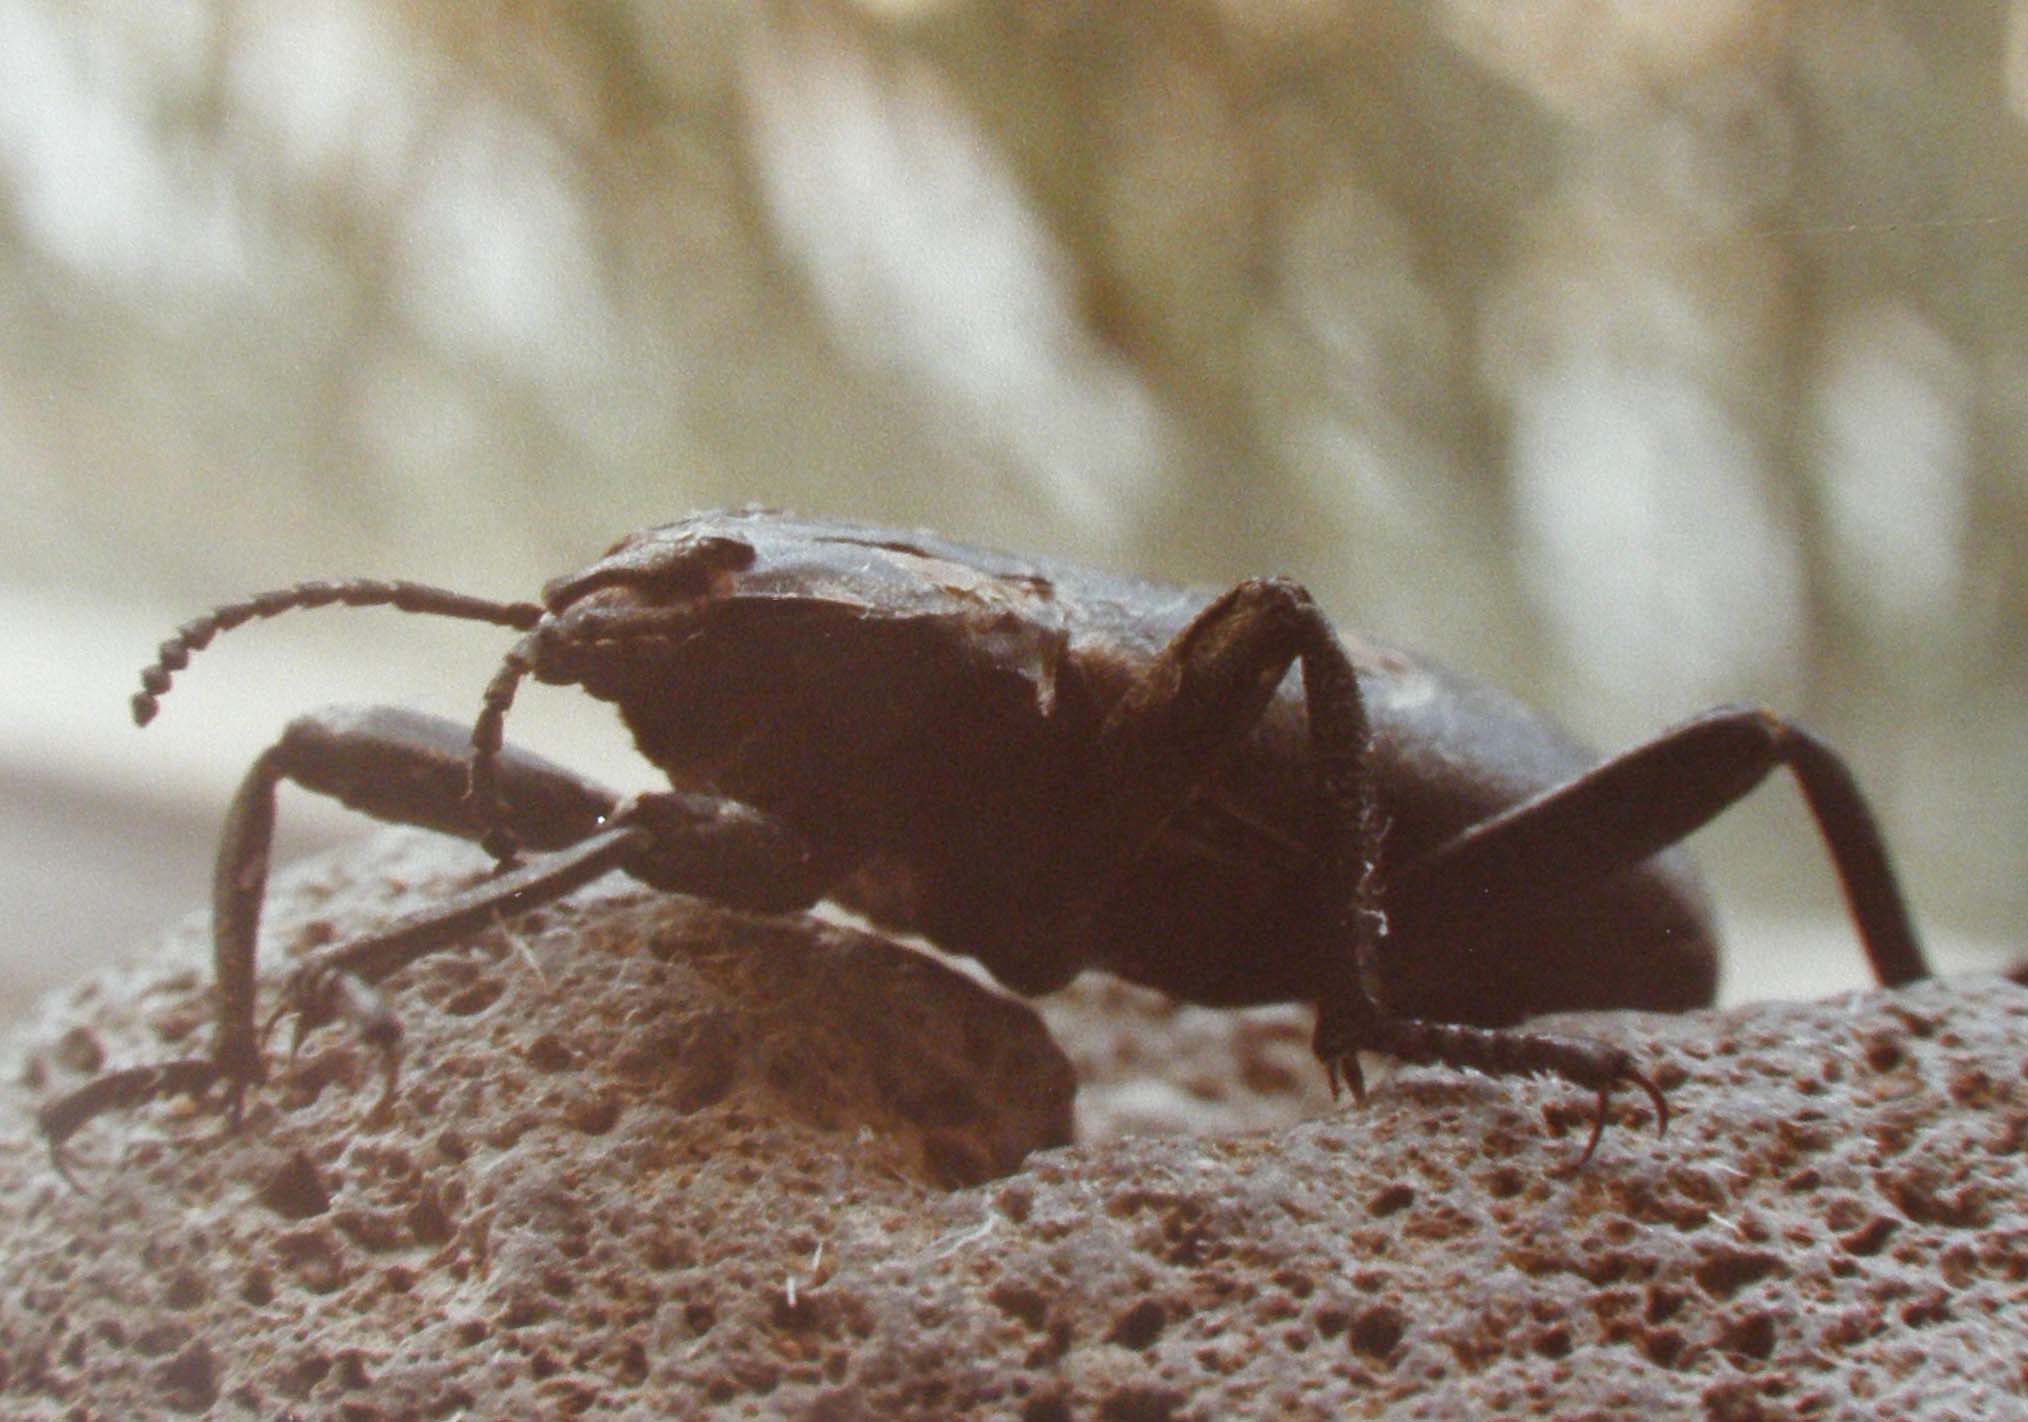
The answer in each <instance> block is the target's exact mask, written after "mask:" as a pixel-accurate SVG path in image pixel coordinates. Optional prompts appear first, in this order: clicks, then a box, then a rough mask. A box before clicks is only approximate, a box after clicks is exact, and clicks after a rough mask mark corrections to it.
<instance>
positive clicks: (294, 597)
mask: <svg viewBox="0 0 2028 1422" xmlns="http://www.w3.org/2000/svg"><path fill="white" fill-rule="evenodd" d="M332 603H343V604H344V605H345V606H347V607H394V608H398V609H399V610H401V611H402V612H423V613H429V614H431V615H433V616H437V617H462V618H465V619H466V620H468V621H472V622H490V623H492V624H493V625H495V626H496V627H512V628H515V629H516V630H518V631H523V632H525V631H527V630H528V629H529V628H531V627H533V626H534V625H535V624H536V623H537V622H538V621H540V620H541V618H542V608H541V607H540V606H538V605H537V604H535V603H532V602H494V601H492V600H490V599H488V598H482V597H470V596H468V595H466V594H465V593H457V592H450V591H447V590H446V589H444V588H433V587H429V586H428V585H426V584H423V583H404V582H383V581H381V580H379V579H377V578H346V579H344V580H343V581H339V582H321V581H320V582H308V583H297V584H296V585H295V586H294V587H288V588H276V589H275V590H274V591H272V592H264V593H256V594H255V595H254V596H252V597H250V598H247V599H246V600H244V601H242V602H228V603H226V604H225V605H224V606H223V607H214V608H213V609H212V610H211V611H209V612H207V613H205V614H204V616H202V617H196V618H192V619H191V620H190V621H188V622H186V623H184V624H183V625H182V626H181V627H179V628H177V629H176V632H175V635H174V636H172V637H170V638H169V640H168V641H166V642H164V643H163V644H162V645H161V646H160V647H158V648H157V649H156V652H155V660H154V661H153V662H152V663H150V664H149V665H148V666H146V667H144V668H143V669H142V671H141V689H140V690H139V691H137V692H135V693H134V700H133V703H132V704H133V707H134V724H135V725H137V726H145V725H147V724H148V723H149V722H150V721H152V720H154V719H155V713H156V711H158V710H160V709H161V698H162V697H163V696H164V695H165V694H166V693H167V692H168V690H169V681H170V678H171V677H172V676H174V674H175V673H177V672H180V671H182V670H183V668H185V667H187V666H189V665H190V655H191V653H193V652H201V651H203V650H204V649H205V648H206V647H208V646H210V645H211V639H212V638H214V637H216V636H217V635H218V634H219V633H221V632H229V631H231V630H232V629H233V628H235V627H237V626H239V625H240V624H241V623H243V622H251V621H253V620H254V619H255V618H257V617H273V616H275V615H277V614H278V613H283V612H289V611H292V610H294V609H296V608H299V607H328V606H330V605H331V604H332Z"/></svg>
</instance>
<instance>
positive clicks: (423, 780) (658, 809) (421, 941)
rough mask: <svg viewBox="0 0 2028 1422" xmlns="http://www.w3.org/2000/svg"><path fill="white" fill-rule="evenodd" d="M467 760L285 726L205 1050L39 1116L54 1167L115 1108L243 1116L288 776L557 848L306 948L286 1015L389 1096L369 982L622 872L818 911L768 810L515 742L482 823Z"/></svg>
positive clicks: (432, 743) (421, 735)
mask: <svg viewBox="0 0 2028 1422" xmlns="http://www.w3.org/2000/svg"><path fill="white" fill-rule="evenodd" d="M468 749H469V731H468V728H467V727H466V726H464V725H462V724H459V723H456V722H451V721H446V720H442V719H440V718H438V717H434V716H426V715H422V714H420V713H417V712H412V711H404V710H398V709H394V708H386V707H373V708H350V707H334V708H330V709H327V710H325V711H321V712H317V713H313V714H311V715H308V716H303V717H299V718H298V719H297V720H295V721H294V722H292V723H290V725H289V727H288V728H287V730H286V731H285V732H284V733H283V735H282V737H281V739H280V740H278V741H277V742H276V743H275V744H274V745H273V746H270V747H269V748H268V749H267V750H266V751H264V752H263V753H262V754H261V755H260V756H259V757H258V758H257V759H256V760H255V761H254V763H253V765H252V766H251V767H250V768H249V769H248V771H247V773H246V776H245V778H244V779H243V780H242V781H241V784H240V788H239V791H238V793H237V794H236V795H235V796H234V797H233V801H232V806H231V809H230V811H229V812H228V814H227V817H226V825H225V830H224V833H223V835H222V836H221V839H220V842H219V848H218V856H217V860H216V864H215V868H214V872H213V876H212V933H213V954H214V974H215V977H216V982H217V995H218V1005H217V1019H216V1025H215V1028H214V1034H213V1038H212V1045H211V1052H210V1055H209V1056H206V1057H192V1058H183V1059H179V1060H175V1061H170V1062H163V1063H159V1064H156V1065H154V1066H147V1067H137V1068H128V1069H125V1070H120V1071H114V1072H108V1073H106V1074H104V1075H102V1076H100V1077H98V1078H95V1079H94V1080H92V1081H90V1082H87V1083H86V1084H85V1085H84V1086H82V1087H80V1088H79V1089H78V1090H76V1091H74V1092H71V1093H70V1094H69V1095H67V1096H64V1097H62V1098H60V1099H59V1100H57V1101H54V1102H52V1103H50V1104H49V1105H48V1106H46V1107H44V1108H43V1110H42V1111H41V1113H40V1116H39V1121H40V1125H41V1128H42V1133H43V1136H44V1138H45V1139H46V1140H47V1141H48V1142H49V1145H50V1149H51V1151H52V1153H53V1154H55V1155H56V1156H57V1159H58V1164H59V1168H61V1165H62V1157H61V1149H62V1146H63V1144H64V1142H65V1140H66V1139H68V1138H69V1137H70V1136H71V1135H72V1134H74V1133H75V1132H76V1131H77V1130H79V1129H80V1128H81V1127H83V1126H84V1125H85V1124H86V1123H87V1122H89V1121H90V1120H92V1119H93V1118H94V1117H96V1116H98V1115H101V1114H103V1113H105V1112H107V1111H111V1110H118V1109H124V1108H128V1107H133V1106H138V1105H142V1104H145V1103H146V1102H149V1101H152V1100H157V1099H160V1098H162V1097H164V1096H173V1095H192V1096H196V1095H202V1094H204V1093H205V1092H208V1091H209V1090H211V1089H212V1087H214V1086H215V1085H218V1084H220V1083H223V1084H224V1086H225V1087H226V1090H227V1093H228V1096H227V1110H228V1113H229V1114H230V1115H231V1116H232V1117H233V1118H234V1119H236V1118H237V1116H238V1113H239V1103H240V1100H241V1097H242V1096H243V1094H244V1093H245V1091H246V1089H247V1088H248V1087H250V1086H254V1085H258V1084H259V1083H260V1082H261V1081H262V1080H263V1079H264V1078H265V1075H266V1071H265V1068H264V1066H263V1063H262V1057H261V1039H262V1036H263V1032H262V1030H261V1028H260V1026H259V1024H258V1023H257V1022H256V1018H255V950H256V946H257V941H258V936H259V927H260V915H261V907H262V904H263V902H264V900H265V898H266V893H267V880H268V854H269V847H270V844H271V841H272V838H273V832H274V822H275V794H276V791H277V789H278V788H279V787H280V785H281V784H282V782H284V781H289V782H293V783H295V784H297V785H300V786H302V787H304V788H306V789H309V790H313V791H316V792H318V793H321V794H325V795H329V796H331V797H333V798H335V799H337V800H339V801H341V802H342V803H344V804H346V805H347V806H349V807H351V808H353V809H357V810H360V811H363V812H365V813H367V814H370V815H373V816H374V817H375V818H378V819H381V820H386V821H390V822H395V823H402V824H411V825H417V826H421V827H423V828H429V829H435V830H440V831H443V832H445V833H449V834H453V835H457V836H459V837H461V838H464V839H469V840H480V839H482V838H483V837H484V836H485V835H486V834H487V833H488V832H490V831H491V830H493V829H494V828H495V827H496V825H504V826H505V827H506V828H507V829H508V831H509V832H510V833H512V834H513V835H514V837H515V839H516V840H517V841H518V842H519V843H520V844H521V845H522V846H524V847H526V848H528V849H532V850H536V851H544V852H542V853H539V854H538V855H536V856H534V857H532V858H531V859H530V860H528V861H527V862H525V863H518V864H516V865H514V866H512V867H510V868H507V869H505V870H504V871H502V872H498V873H496V874H495V875H494V876H492V877H491V878H488V879H486V880H484V881H482V882H480V883H479V884H477V885H475V886H473V887H472V888H471V889H468V890H466V891H465V892H463V893H460V894H456V895H453V896H452V897H450V898H449V899H446V900H442V901H439V902H437V903H435V904H432V905H430V906H429V907H427V908H425V909H423V910H421V911H419V912H417V913H414V914H412V915H410V916H408V917H406V918H403V919H401V920H399V921H397V922H395V923H393V924H391V925H389V926H388V927H387V928H385V929H383V930H381V931H379V932H376V933H373V934H370V935H367V936H366V937H363V938H358V939H353V940H350V941H347V942H344V943H339V944H334V945H332V946H330V947H328V948H325V949H322V950H320V951H318V952H316V953H314V954H312V955H310V956H309V957H308V958H306V959H305V960H304V961H303V962H302V963H300V964H299V965H298V966H297V967H296V969H295V970H294V972H293V973H292V974H291V975H290V977H289V978H288V980H287V981H286V983H285V985H284V987H283V990H282V995H281V1003H280V1007H279V1009H278V1010H277V1012H276V1014H275V1015H276V1016H277V1017H279V1016H280V1015H282V1014H283V1013H288V1012H294V1013H295V1014H296V1015H297V1029H296V1030H297V1039H298V1041H299V1042H300V1040H301V1036H302V1034H303V1033H304V1032H305V1031H307V1030H309V1029H310V1028H314V1027H315V1026H317V1025H319V1024H321V1023H323V1022H326V1021H330V1020H332V1019H334V1018H337V1017H344V1018H346V1019H348V1020H349V1021H351V1022H352V1024H353V1025H354V1027H355V1028H357V1029H358V1030H359V1031H360V1033H361V1035H362V1036H363V1037H364V1038H365V1039H366V1041H367V1042H368V1043H369V1045H371V1046H373V1047H374V1048H375V1049H376V1050H377V1051H378V1052H379V1053H380V1055H381V1059H382V1063H383V1068H384V1071H385V1074H386V1076H387V1080H388V1085H389V1089H390V1090H391V1089H392V1086H393V1081H394V1072H395V1066H396V1063H397V1062H398V1060H399V1052H400V1041H401V1028H400V1023H399V1022H398V1021H397V1020H396V1018H395V1017H394V1014H393V1012H392V1011H391V1010H390V1009H389V1008H388V1007H387V1005H386V1003H385V1002H384V1001H383V1000H382V998H381V996H380V994H379V993H378V991H377V990H376V989H375V987H374V985H375V984H376V983H378V982H379V981H380V980H381V979H383V978H385V977H387V976H388V975H389V974H391V973H393V972H395V971H397V970H399V969H400V968H402V967H404V966H406V965H407V964H409V963H411V962H414V961H415V960H416V959H418V958H420V957H423V956H425V955H426V954H428V953H431V952H434V951H436V950H437V949H439V948H441V947H443V946H445V945H446V944H449V943H451V942H454V941H456V940H457V939H459V938H461V937H463V936H464V935H466V934H468V933H471V932H473V931H475V930H477V929H480V928H483V927H486V926H488V925H490V924H492V923H494V922H496V921H499V920H502V919H507V918H511V917H513V916H515V915H517V914H520V913H525V912H528V911H529V910H531V909H534V908H537V907H540V906H541V905H543V904H546V903H550V902H553V901H554V900H556V899H558V898H561V897H563V896H564V895H565V894H568V893H570V892H571V891H572V890H574V889H576V888H578V887H579V886H581V885H583V884H585V883H587V882H589V881H590V880H592V879H594V878H597V877H599V876H600V875H602V874H605V873H607V872H608V871H610V870H613V869H623V870H625V871H627V872H628V873H630V874H632V875H633V876H634V877H636V878H638V879H641V880H643V881H645V882H647V883H650V884H652V885H654V886H656V887H658V888H662V889H667V890H671V891H676V892H689V893H698V894H703V895H706V896H709V897H711V898H713V899H716V900H718V901H719V902H722V903H726V904H729V905H732V906H734V907H741V908H750V909H756V910H762V911H782V910H787V909H792V908H801V907H806V906H808V905H809V904H811V903H813V902H815V901H816V899H817V897H818V896H819V895H820V894H821V892H822V890H823V883H824V873H825V868H824V866H823V865H822V864H821V863H820V862H819V860H818V857H817V856H816V855H815V854H814V853H813V852H812V851H811V850H810V849H809V848H808V846H806V845H805V844H804V843H803V841H802V840H801V839H800V838H799V837H798V836H796V835H795V834H794V833H793V832H791V831H789V830H788V829H787V828H786V827H784V826H782V825H781V824H780V823H779V822H778V821H776V820H774V819H773V818H772V817H770V816H767V815H765V814H762V813H761V812H759V811H757V810H753V809H751V808H749V807H747V806H744V805H739V804H736V803H733V802H729V801H723V800H716V799H712V798H710V797H706V796H698V795H685V794H679V793H673V792H665V793H661V794H648V795H641V796H637V797H633V798H631V799H622V798H621V797H620V796H619V795H617V794H615V793H614V792H613V791H611V790H608V789H606V788H605V787H603V786H600V785H597V784H594V783H593V782H591V781H589V780H585V779H583V778H582V777H580V776H577V775H575V774H573V773H572V772H570V771H567V770H565V769H563V768H562V767H560V766H557V765H554V764H551V763H550V762H548V761H545V760H542V759H540V758H539V757H536V756H533V755H529V754H527V753H526V752H522V751H518V750H515V749H514V748H512V747H503V748H502V750H501V751H500V752H499V755H498V759H497V776H496V785H497V789H498V796H497V800H496V801H495V802H494V803H493V805H492V806H491V813H489V814H487V815H484V816H482V815H480V814H478V813H477V811H476V808H475V807H474V806H473V805H472V804H471V802H470V801H469V799H468V797H467V794H466V789H467V769H466V754H467V752H468ZM272 1020H274V1019H273V1018H271V1019H270V1021H272Z"/></svg>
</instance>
